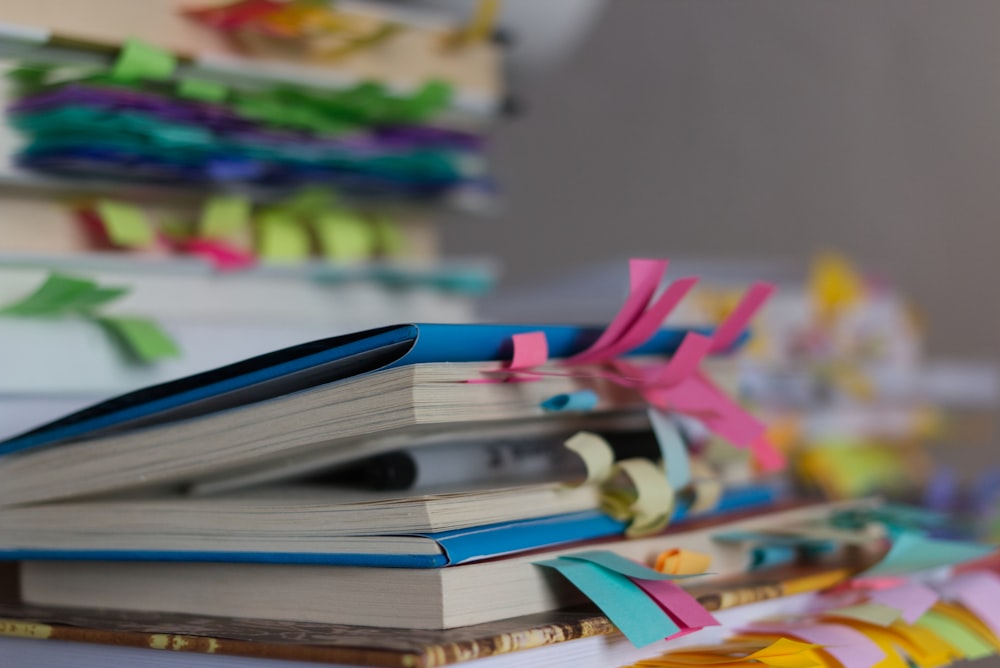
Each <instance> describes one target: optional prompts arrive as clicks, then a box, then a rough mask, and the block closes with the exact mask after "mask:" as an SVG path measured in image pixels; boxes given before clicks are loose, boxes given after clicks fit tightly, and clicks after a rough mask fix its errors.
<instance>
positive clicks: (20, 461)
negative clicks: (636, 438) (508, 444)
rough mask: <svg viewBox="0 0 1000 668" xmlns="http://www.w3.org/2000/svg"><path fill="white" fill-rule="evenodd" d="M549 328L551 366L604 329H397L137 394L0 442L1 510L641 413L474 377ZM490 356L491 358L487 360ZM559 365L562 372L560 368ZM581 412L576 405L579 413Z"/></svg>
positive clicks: (668, 347) (666, 334) (556, 387)
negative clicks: (525, 337) (387, 446)
mask: <svg viewBox="0 0 1000 668" xmlns="http://www.w3.org/2000/svg"><path fill="white" fill-rule="evenodd" d="M535 331H542V332H544V333H545V336H546V339H547V342H548V351H549V355H550V357H552V358H559V357H566V356H569V355H572V354H574V353H576V352H579V351H581V350H583V349H585V347H586V346H588V345H589V344H591V343H593V342H594V341H595V340H597V338H598V336H599V335H600V330H599V329H596V328H594V329H590V328H582V327H569V326H526V325H398V326H390V327H384V328H380V329H374V330H367V331H364V332H359V333H355V334H349V335H345V336H340V337H334V338H331V339H324V340H320V341H315V342H311V343H306V344H301V345H298V346H294V347H291V348H286V349H284V350H280V351H276V352H273V353H268V354H266V355H262V356H259V357H255V358H251V359H249V360H245V361H243V362H238V363H235V364H231V365H229V366H226V367H222V368H219V369H215V370H213V371H208V372H204V373H200V374H196V375H194V376H189V377H186V378H182V379H179V380H175V381H171V382H168V383H164V384H162V385H156V386H153V387H149V388H145V389H142V390H137V391H135V392H132V393H129V394H126V395H123V396H120V397H117V398H115V399H111V400H109V401H106V402H103V403H101V404H98V405H96V406H93V407H91V408H88V409H84V410H83V411H80V412H78V413H74V414H73V415H70V416H68V417H66V418H63V419H60V420H57V421H55V422H52V423H49V424H47V425H44V426H42V427H39V428H37V429H34V430H32V431H29V432H27V433H25V434H21V435H19V436H15V437H14V438H11V439H8V440H6V441H3V442H0V454H3V455H9V456H7V457H3V458H0V504H2V505H15V504H23V503H31V502H41V501H54V500H59V499H68V498H74V497H83V496H88V495H94V494H103V493H108V492H121V491H124V490H131V489H137V488H153V487H156V486H160V487H162V486H169V485H178V484H184V483H189V482H191V481H193V480H196V479H198V478H202V477H206V476H213V475H219V474H220V473H221V472H224V471H225V472H232V471H235V470H239V469H241V468H246V467H260V466H267V465H269V463H271V462H273V461H275V460H280V459H281V458H283V457H287V456H293V455H295V456H298V455H301V454H302V453H304V452H309V451H327V450H329V449H330V448H333V447H348V446H351V444H353V446H352V447H353V448H354V451H355V452H354V455H353V456H362V455H363V454H365V453H364V447H363V445H359V444H362V443H363V442H364V441H365V439H370V438H371V437H372V435H373V434H382V435H392V436H399V437H400V438H401V439H402V442H406V441H407V439H409V438H411V437H412V436H413V435H414V434H421V433H426V432H427V431H428V430H434V429H440V428H441V425H457V424H465V425H467V426H468V425H471V424H476V423H484V424H486V423H490V422H491V421H492V422H494V423H496V422H499V421H511V420H520V419H539V418H546V417H551V415H550V414H549V413H548V412H547V411H546V409H545V408H543V407H542V402H544V401H545V400H546V399H549V398H551V397H553V396H555V395H560V394H564V393H572V392H576V391H579V390H580V389H581V388H588V389H594V388H596V389H598V390H600V391H599V392H598V393H597V396H598V397H599V399H600V400H599V401H598V402H597V404H596V405H594V406H592V407H590V408H592V410H590V411H588V412H590V413H609V412H616V411H618V412H621V411H628V410H639V409H643V408H644V407H645V401H644V400H643V398H642V397H641V395H640V394H639V393H638V392H637V391H634V390H630V389H628V388H623V387H621V386H619V385H615V384H614V383H612V382H611V381H608V380H606V379H602V378H599V377H591V378H583V379H581V378H574V377H571V376H567V375H552V376H546V377H543V378H541V379H540V380H538V381H537V382H523V383H505V382H495V383H493V382H467V381H470V380H473V381H478V380H482V379H483V378H485V376H484V375H483V371H484V370H489V369H492V370H499V369H502V368H503V366H504V363H503V362H500V361H499V360H503V359H507V358H509V356H510V354H511V353H510V346H511V339H512V336H513V335H515V334H520V333H528V332H535ZM687 333H688V331H686V330H661V331H659V332H658V333H656V334H655V335H654V336H652V338H650V339H649V340H648V341H647V342H646V343H644V344H642V345H640V346H637V347H635V348H634V349H633V350H632V351H631V353H630V354H631V355H634V356H643V355H669V354H670V353H672V352H673V351H674V350H676V349H677V347H678V346H679V345H680V342H681V340H682V339H683V338H684V336H685V335H686V334H687ZM491 361H492V363H491ZM557 370H558V369H557ZM572 412H573V411H570V413H572Z"/></svg>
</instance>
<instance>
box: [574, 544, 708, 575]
mask: <svg viewBox="0 0 1000 668" xmlns="http://www.w3.org/2000/svg"><path fill="white" fill-rule="evenodd" d="M560 559H575V560H577V561H588V562H590V563H592V564H597V565H598V566H600V567H602V568H606V569H608V570H609V571H614V572H615V573H620V574H622V575H624V576H626V577H629V578H632V579H640V580H678V579H684V578H688V577H692V575H674V574H672V573H663V572H660V571H654V570H653V569H652V568H649V567H647V566H643V565H642V564H640V563H638V562H635V561H632V560H631V559H626V558H625V557H623V556H621V555H620V554H615V553H614V552H610V551H608V550H590V551H588V552H574V553H572V554H564V555H562V556H561V557H560ZM696 575H700V574H696Z"/></svg>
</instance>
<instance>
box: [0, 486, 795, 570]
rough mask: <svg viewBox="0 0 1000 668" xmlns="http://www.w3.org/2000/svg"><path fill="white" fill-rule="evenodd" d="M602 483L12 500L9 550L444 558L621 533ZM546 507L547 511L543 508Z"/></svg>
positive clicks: (765, 499)
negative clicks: (604, 502)
mask: <svg viewBox="0 0 1000 668" xmlns="http://www.w3.org/2000/svg"><path fill="white" fill-rule="evenodd" d="M777 497H778V493H777V492H776V491H775V490H774V489H773V488H772V487H770V486H767V485H747V486H743V487H734V488H732V489H728V490H726V491H725V492H723V494H722V496H721V497H720V499H719V502H718V503H717V504H716V505H715V507H714V508H713V509H712V510H711V511H697V512H694V513H692V512H691V504H690V503H689V502H687V501H685V500H681V501H680V502H679V503H678V505H677V507H676V508H675V510H674V515H673V518H672V520H673V522H675V523H677V522H679V521H683V520H685V519H687V518H689V517H694V518H697V517H707V516H713V517H719V516H724V515H725V514H726V513H734V512H747V511H750V510H761V509H764V508H767V507H769V506H770V505H771V504H773V503H774V502H775V501H776V499H777ZM598 503H599V499H598V491H597V489H596V488H595V487H594V486H580V487H563V486H560V485H558V484H539V485H524V486H519V487H507V488H499V489H495V488H483V489H478V490H470V489H465V488H462V489H460V491H452V492H450V493H447V492H438V493H435V494H422V495H417V496H409V497H407V496H401V494H400V492H377V491H370V490H344V489H336V488H330V487H316V486H313V487H307V486H303V485H295V486H293V485H286V486H273V487H269V488H265V489H253V490H251V491H248V492H244V493H241V494H229V495H224V496H215V497H209V498H198V497H196V498H185V497H176V498H172V499H147V500H110V501H102V502H91V503H82V502H76V503H64V504H59V503H56V504H45V505H40V506H27V507H22V508H8V509H5V510H4V511H3V512H2V513H0V559H10V560H22V559H58V560H72V559H91V560H121V561H137V560H141V561H209V562H210V561H225V562H259V563H285V564H288V563H302V564H326V565H340V566H385V567H405V568H438V567H443V566H450V565H455V564H462V563H467V562H471V561H481V560H484V559H488V558H493V557H497V556H502V555H507V554H512V553H516V552H523V551H527V550H531V549H537V548H541V547H547V546H551V545H559V544H564V543H570V542H574V541H581V540H589V539H595V538H602V537H607V536H615V535H621V534H623V533H624V531H625V528H626V526H627V523H626V522H624V521H620V520H616V519H612V518H611V517H609V516H608V515H605V514H604V513H602V512H600V511H599V510H598V509H597V507H598ZM540 514H541V515H540Z"/></svg>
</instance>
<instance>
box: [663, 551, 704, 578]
mask: <svg viewBox="0 0 1000 668" xmlns="http://www.w3.org/2000/svg"><path fill="white" fill-rule="evenodd" d="M711 563H712V556H711V555H709V554H705V553H703V552H695V551H693V550H684V549H681V548H678V547H675V548H673V549H670V550H664V551H663V552H660V554H658V555H657V556H656V564H655V566H653V568H654V569H655V570H656V571H658V572H660V573H669V574H670V575H701V574H703V573H704V572H705V571H707V570H708V567H709V565H710V564H711Z"/></svg>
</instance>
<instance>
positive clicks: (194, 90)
mask: <svg viewBox="0 0 1000 668" xmlns="http://www.w3.org/2000/svg"><path fill="white" fill-rule="evenodd" d="M228 93H229V91H228V90H227V89H226V87H225V86H223V85H222V84H220V83H218V82H216V81H209V80H208V79H196V78H192V77H185V78H183V79H181V82H180V83H179V84H178V85H177V94H178V95H179V96H181V97H183V98H187V99H189V100H199V101H201V102H222V101H223V100H225V99H226V95H228Z"/></svg>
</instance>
